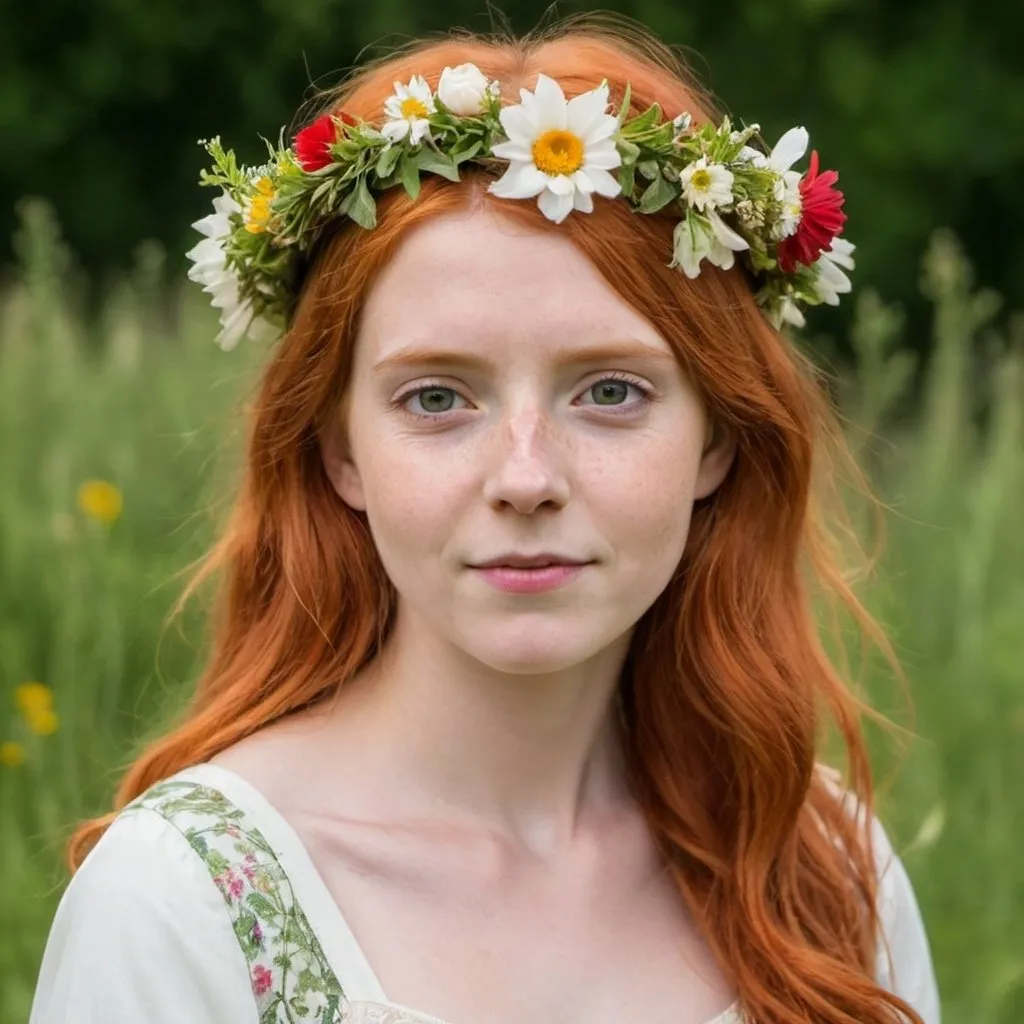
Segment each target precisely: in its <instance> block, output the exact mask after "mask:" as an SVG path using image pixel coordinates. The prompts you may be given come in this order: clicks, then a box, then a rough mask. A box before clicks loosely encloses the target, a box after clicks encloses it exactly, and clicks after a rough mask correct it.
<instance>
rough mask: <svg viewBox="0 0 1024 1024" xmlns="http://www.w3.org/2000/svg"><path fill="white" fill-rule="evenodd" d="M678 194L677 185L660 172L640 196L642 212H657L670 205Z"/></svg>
mask: <svg viewBox="0 0 1024 1024" xmlns="http://www.w3.org/2000/svg"><path fill="white" fill-rule="evenodd" d="M677 195H679V192H678V191H677V189H676V187H675V186H674V185H673V184H672V183H671V182H670V181H666V180H665V179H664V178H663V177H662V176H661V175H660V174H659V175H658V177H657V178H655V179H654V181H652V182H651V183H650V185H648V186H647V190H646V191H645V192H644V194H643V195H642V196H641V197H640V212H641V213H657V212H658V210H660V209H662V208H663V207H665V206H668V204H669V203H671V202H672V200H673V199H675V198H676V196H677Z"/></svg>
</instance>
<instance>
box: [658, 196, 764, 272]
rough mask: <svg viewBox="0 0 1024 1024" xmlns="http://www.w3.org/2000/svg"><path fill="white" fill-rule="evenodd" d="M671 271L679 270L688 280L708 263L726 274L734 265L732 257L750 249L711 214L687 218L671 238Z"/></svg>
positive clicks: (720, 220) (709, 212)
mask: <svg viewBox="0 0 1024 1024" xmlns="http://www.w3.org/2000/svg"><path fill="white" fill-rule="evenodd" d="M672 242H673V246H672V262H671V264H669V265H670V266H673V267H682V269H683V273H684V274H686V276H687V277H689V278H691V279H692V278H695V277H697V276H698V275H699V274H700V265H701V262H702V261H703V260H705V259H706V260H708V261H709V262H711V263H713V264H714V265H715V266H716V267H721V268H722V270H728V269H729V268H730V267H732V265H733V264H734V263H735V262H736V256H735V253H737V252H742V251H743V250H744V249H749V248H750V245H749V244H748V243H747V241H746V239H745V238H743V237H742V236H741V235H739V234H737V232H735V231H733V229H732V228H731V227H729V225H728V224H726V223H725V221H724V220H722V218H721V217H720V216H719V215H718V214H717V213H716V212H715V211H714V210H709V211H708V212H707V214H706V215H705V216H703V217H702V216H699V215H698V214H695V213H690V214H687V216H686V217H684V218H683V219H682V220H681V221H679V223H678V224H676V226H675V231H674V232H673V236H672Z"/></svg>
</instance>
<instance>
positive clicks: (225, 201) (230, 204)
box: [213, 191, 242, 218]
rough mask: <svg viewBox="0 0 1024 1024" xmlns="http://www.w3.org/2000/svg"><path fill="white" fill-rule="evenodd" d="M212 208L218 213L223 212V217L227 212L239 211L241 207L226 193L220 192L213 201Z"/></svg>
mask: <svg viewBox="0 0 1024 1024" xmlns="http://www.w3.org/2000/svg"><path fill="white" fill-rule="evenodd" d="M213 208H214V209H215V210H216V211H217V212H218V213H220V214H223V215H224V217H225V218H227V215H228V214H229V213H241V212H242V208H241V207H240V206H239V205H238V203H236V202H235V200H234V199H232V198H231V196H230V195H228V193H227V192H226V191H225V192H221V194H220V195H219V196H217V198H216V199H214V201H213Z"/></svg>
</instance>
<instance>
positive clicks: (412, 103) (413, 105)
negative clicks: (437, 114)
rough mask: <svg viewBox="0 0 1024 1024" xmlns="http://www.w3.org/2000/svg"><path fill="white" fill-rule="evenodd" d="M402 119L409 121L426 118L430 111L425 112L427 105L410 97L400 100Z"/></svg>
mask: <svg viewBox="0 0 1024 1024" xmlns="http://www.w3.org/2000/svg"><path fill="white" fill-rule="evenodd" d="M400 109H401V111H402V117H404V118H405V119H406V120H407V121H411V120H412V119H413V118H414V117H426V116H427V115H428V114H429V113H430V111H429V110H427V105H426V104H425V103H424V102H423V100H418V99H416V97H415V96H410V97H409V98H408V99H406V100H402V106H401V108H400Z"/></svg>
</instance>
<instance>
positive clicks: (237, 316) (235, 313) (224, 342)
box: [215, 303, 252, 351]
mask: <svg viewBox="0 0 1024 1024" xmlns="http://www.w3.org/2000/svg"><path fill="white" fill-rule="evenodd" d="M251 322H252V306H250V305H249V303H244V304H243V305H241V306H238V307H236V308H235V309H234V310H232V312H231V313H230V314H229V315H228V316H227V317H225V318H222V320H221V323H222V324H223V325H224V329H223V330H222V331H221V332H220V333H219V334H218V335H217V337H216V339H215V340H216V342H217V344H218V345H220V347H221V348H222V349H224V350H225V351H230V350H231V349H233V348H234V347H235V346H236V345H237V344H238V342H239V339H241V338H242V337H244V336H245V332H246V331H247V330H248V329H249V324H250V323H251Z"/></svg>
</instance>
